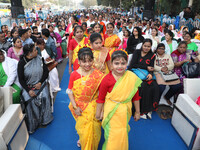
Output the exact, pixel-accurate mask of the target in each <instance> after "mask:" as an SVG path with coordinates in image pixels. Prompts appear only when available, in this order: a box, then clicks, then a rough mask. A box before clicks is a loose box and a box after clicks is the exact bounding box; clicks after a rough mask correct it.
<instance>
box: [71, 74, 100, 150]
mask: <svg viewBox="0 0 200 150" xmlns="http://www.w3.org/2000/svg"><path fill="white" fill-rule="evenodd" d="M103 77H104V75H103V73H101V72H100V71H99V70H94V71H93V72H92V73H91V74H90V75H87V76H85V77H82V78H80V79H78V80H76V81H74V84H73V88H72V91H73V94H74V98H75V101H76V104H77V106H78V107H80V108H81V109H82V111H83V112H82V114H81V116H77V115H76V114H75V111H74V109H73V106H72V104H71V103H70V104H69V109H70V111H71V113H72V115H73V117H74V119H75V120H76V126H75V128H76V130H77V133H78V135H79V140H80V143H81V149H82V150H97V149H98V145H99V141H100V138H101V123H100V121H98V120H97V119H96V118H95V114H96V100H97V98H98V92H97V90H98V87H99V84H100V82H101V80H102V79H103Z"/></svg>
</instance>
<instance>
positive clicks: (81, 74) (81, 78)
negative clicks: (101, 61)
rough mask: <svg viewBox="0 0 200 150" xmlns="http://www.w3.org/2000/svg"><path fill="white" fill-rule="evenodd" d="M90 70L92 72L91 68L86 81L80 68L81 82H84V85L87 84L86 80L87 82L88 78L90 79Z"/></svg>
mask: <svg viewBox="0 0 200 150" xmlns="http://www.w3.org/2000/svg"><path fill="white" fill-rule="evenodd" d="M90 72H91V70H90V71H89V73H88V74H87V75H86V76H87V78H86V80H85V81H84V80H83V79H82V77H83V73H82V69H80V73H81V84H82V85H85V84H86V82H87V80H88V78H89V75H90Z"/></svg>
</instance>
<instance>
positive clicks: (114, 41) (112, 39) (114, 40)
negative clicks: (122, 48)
mask: <svg viewBox="0 0 200 150" xmlns="http://www.w3.org/2000/svg"><path fill="white" fill-rule="evenodd" d="M120 43H121V40H120V38H119V37H118V36H117V35H116V34H114V35H112V36H108V37H106V38H105V43H104V47H107V48H109V49H110V50H109V54H110V56H111V55H112V53H113V51H114V50H115V49H116V48H118V47H119V45H120Z"/></svg>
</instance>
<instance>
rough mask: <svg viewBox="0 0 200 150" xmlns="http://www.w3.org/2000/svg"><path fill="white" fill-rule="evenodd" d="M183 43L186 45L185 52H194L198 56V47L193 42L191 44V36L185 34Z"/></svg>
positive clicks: (187, 33)
mask: <svg viewBox="0 0 200 150" xmlns="http://www.w3.org/2000/svg"><path fill="white" fill-rule="evenodd" d="M183 39H184V41H185V42H186V43H187V52H194V53H195V54H196V55H197V54H198V46H197V44H196V43H195V42H192V41H191V39H192V34H191V33H189V32H186V33H185V35H184V37H183Z"/></svg>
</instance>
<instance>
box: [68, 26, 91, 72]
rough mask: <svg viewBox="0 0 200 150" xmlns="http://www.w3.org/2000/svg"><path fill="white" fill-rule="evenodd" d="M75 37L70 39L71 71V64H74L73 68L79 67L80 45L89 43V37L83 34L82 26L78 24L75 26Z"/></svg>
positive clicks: (70, 68) (70, 69)
mask: <svg viewBox="0 0 200 150" xmlns="http://www.w3.org/2000/svg"><path fill="white" fill-rule="evenodd" d="M74 36H75V37H74V39H72V40H71V41H70V44H69V73H70V74H71V72H72V67H71V65H72V64H73V69H74V70H77V69H78V68H79V64H78V51H79V49H80V47H83V46H84V45H85V44H88V38H87V37H84V36H83V28H82V26H76V27H75V28H74Z"/></svg>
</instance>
